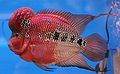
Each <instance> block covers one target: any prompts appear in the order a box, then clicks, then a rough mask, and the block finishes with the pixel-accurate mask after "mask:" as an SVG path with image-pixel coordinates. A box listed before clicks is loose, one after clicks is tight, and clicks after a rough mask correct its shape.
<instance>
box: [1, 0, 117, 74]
mask: <svg viewBox="0 0 120 74" xmlns="http://www.w3.org/2000/svg"><path fill="white" fill-rule="evenodd" d="M20 7H30V8H32V9H33V10H34V11H35V12H38V11H40V10H41V9H45V8H50V9H59V10H63V11H67V12H71V13H74V14H91V15H98V14H100V13H107V12H108V10H109V9H108V6H107V5H106V0H0V24H2V21H1V20H5V19H9V17H10V15H11V13H12V12H13V11H15V10H16V9H18V8H20ZM105 21H106V17H105V16H102V17H100V18H97V19H95V20H93V21H91V22H90V23H89V24H88V26H87V27H86V30H85V31H84V33H83V34H82V35H80V36H81V37H86V36H88V35H90V34H93V33H99V34H100V35H101V36H103V37H104V38H105V39H106V40H107V37H106V32H105ZM2 29H4V32H5V33H4V34H5V37H6V39H9V37H10V35H11V31H10V29H9V27H8V21H6V22H4V26H3V27H2V25H0V74H96V73H95V72H91V71H88V70H84V69H79V68H72V67H69V68H61V67H56V66H51V67H54V68H57V69H56V70H54V72H46V71H43V70H42V69H40V68H38V67H37V66H35V65H34V64H33V63H29V62H25V61H23V60H22V59H20V58H19V56H17V55H15V54H14V53H13V52H12V51H10V50H9V48H8V46H7V41H6V40H5V39H4V36H3V33H2ZM112 43H113V41H112V39H111V41H110V44H111V45H110V46H109V48H114V47H115V46H114V45H112ZM86 60H87V62H88V63H89V64H90V65H91V66H92V67H95V65H96V64H97V63H98V62H97V63H95V62H91V61H89V60H88V59H86ZM109 74H110V73H109ZM111 74H112V72H111Z"/></svg>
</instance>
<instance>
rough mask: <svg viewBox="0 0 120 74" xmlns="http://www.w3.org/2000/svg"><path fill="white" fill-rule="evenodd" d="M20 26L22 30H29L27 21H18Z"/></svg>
mask: <svg viewBox="0 0 120 74" xmlns="http://www.w3.org/2000/svg"><path fill="white" fill-rule="evenodd" d="M20 25H21V27H23V28H24V29H29V28H30V22H29V20H21V21H20Z"/></svg>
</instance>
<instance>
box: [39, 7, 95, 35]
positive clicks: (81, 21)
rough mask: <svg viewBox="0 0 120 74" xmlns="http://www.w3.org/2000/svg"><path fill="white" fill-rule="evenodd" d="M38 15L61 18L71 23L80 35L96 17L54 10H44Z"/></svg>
mask: <svg viewBox="0 0 120 74" xmlns="http://www.w3.org/2000/svg"><path fill="white" fill-rule="evenodd" d="M37 14H54V15H58V16H61V17H63V18H65V19H66V20H68V21H69V23H70V25H71V26H73V28H75V29H76V30H77V31H78V34H81V33H82V32H83V30H84V28H85V26H86V25H87V24H88V23H89V22H90V21H91V20H93V19H94V17H95V16H92V15H88V14H72V13H70V12H64V11H62V10H54V9H43V10H41V11H40V12H38V13H37Z"/></svg>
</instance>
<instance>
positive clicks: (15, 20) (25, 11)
mask: <svg viewBox="0 0 120 74" xmlns="http://www.w3.org/2000/svg"><path fill="white" fill-rule="evenodd" d="M33 15H35V13H34V12H33V10H32V9H31V8H27V7H22V8H19V9H17V10H16V11H15V12H14V13H13V14H12V15H11V17H10V20H9V27H10V29H11V31H12V32H19V31H21V29H22V27H21V23H22V22H23V20H24V19H27V18H29V17H31V16H33Z"/></svg>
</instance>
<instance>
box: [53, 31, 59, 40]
mask: <svg viewBox="0 0 120 74" xmlns="http://www.w3.org/2000/svg"><path fill="white" fill-rule="evenodd" d="M59 35H60V32H58V31H55V33H54V35H53V39H54V40H58V38H59Z"/></svg>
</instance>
